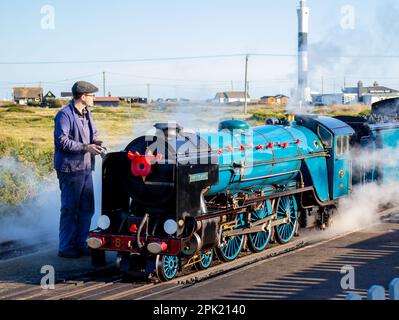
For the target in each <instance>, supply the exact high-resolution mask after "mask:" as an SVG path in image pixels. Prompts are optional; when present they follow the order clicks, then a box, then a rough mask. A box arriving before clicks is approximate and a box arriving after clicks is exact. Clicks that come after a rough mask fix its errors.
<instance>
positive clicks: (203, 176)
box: [189, 172, 208, 183]
mask: <svg viewBox="0 0 399 320" xmlns="http://www.w3.org/2000/svg"><path fill="white" fill-rule="evenodd" d="M189 179H190V183H192V182H198V181H205V180H208V172H201V173H196V174H190V175H189Z"/></svg>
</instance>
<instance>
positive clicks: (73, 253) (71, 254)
mask: <svg viewBox="0 0 399 320" xmlns="http://www.w3.org/2000/svg"><path fill="white" fill-rule="evenodd" d="M58 256H59V257H61V258H69V259H78V258H80V254H79V251H77V250H68V251H58Z"/></svg>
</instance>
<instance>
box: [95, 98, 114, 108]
mask: <svg viewBox="0 0 399 320" xmlns="http://www.w3.org/2000/svg"><path fill="white" fill-rule="evenodd" d="M94 105H95V106H98V107H117V106H119V98H113V97H95V98H94Z"/></svg>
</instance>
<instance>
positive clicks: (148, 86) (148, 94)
mask: <svg viewBox="0 0 399 320" xmlns="http://www.w3.org/2000/svg"><path fill="white" fill-rule="evenodd" d="M147 104H150V84H149V83H147Z"/></svg>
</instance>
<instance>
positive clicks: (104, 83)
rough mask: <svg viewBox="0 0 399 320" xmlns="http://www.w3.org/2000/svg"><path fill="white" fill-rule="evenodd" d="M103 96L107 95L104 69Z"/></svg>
mask: <svg viewBox="0 0 399 320" xmlns="http://www.w3.org/2000/svg"><path fill="white" fill-rule="evenodd" d="M103 97H105V71H103Z"/></svg>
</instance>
